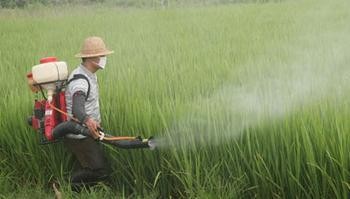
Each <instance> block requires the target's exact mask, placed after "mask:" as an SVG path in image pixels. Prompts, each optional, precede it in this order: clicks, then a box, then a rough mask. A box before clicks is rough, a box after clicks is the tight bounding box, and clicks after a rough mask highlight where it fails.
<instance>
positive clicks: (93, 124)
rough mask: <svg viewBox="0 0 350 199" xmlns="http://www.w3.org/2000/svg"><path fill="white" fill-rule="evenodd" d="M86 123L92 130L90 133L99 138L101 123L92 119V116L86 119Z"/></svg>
mask: <svg viewBox="0 0 350 199" xmlns="http://www.w3.org/2000/svg"><path fill="white" fill-rule="evenodd" d="M85 125H86V126H87V127H88V129H89V130H90V134H91V136H92V137H93V138H94V139H97V138H99V137H100V134H99V132H98V129H97V127H100V124H99V123H98V122H96V121H95V120H94V119H92V118H91V117H88V118H87V119H86V120H85Z"/></svg>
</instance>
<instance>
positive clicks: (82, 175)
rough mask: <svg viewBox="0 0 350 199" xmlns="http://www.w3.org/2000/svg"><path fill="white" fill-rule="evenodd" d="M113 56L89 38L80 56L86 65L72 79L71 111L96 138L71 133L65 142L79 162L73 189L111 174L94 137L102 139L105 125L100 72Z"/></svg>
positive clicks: (97, 40)
mask: <svg viewBox="0 0 350 199" xmlns="http://www.w3.org/2000/svg"><path fill="white" fill-rule="evenodd" d="M112 53H113V51H110V50H108V49H107V48H106V45H105V44H104V42H103V40H102V39H101V38H100V37H88V38H86V39H85V41H84V44H83V46H82V48H81V52H80V53H79V54H77V55H76V57H79V58H81V59H82V63H81V64H80V65H79V66H78V67H77V68H76V69H75V70H74V71H73V72H72V73H71V75H70V77H69V79H68V82H69V83H68V85H67V89H66V103H67V112H68V113H69V114H72V115H73V116H74V117H75V118H77V119H78V120H79V121H80V122H81V123H82V124H84V125H85V126H86V127H87V128H88V129H89V130H90V134H91V136H92V137H93V138H91V137H86V136H83V135H73V134H68V135H67V136H66V138H65V140H64V142H65V145H66V146H67V147H68V148H69V149H70V150H71V151H72V152H73V154H74V156H75V157H76V159H77V160H78V161H77V165H76V166H77V168H76V169H75V171H73V174H72V176H71V183H72V186H73V189H76V190H78V189H79V188H81V187H82V186H91V185H94V184H96V183H97V182H99V181H104V180H106V179H107V178H108V175H109V173H110V169H109V165H108V163H107V159H106V157H105V154H104V151H103V149H102V145H100V144H99V142H97V141H95V140H94V138H95V139H96V138H98V127H100V122H101V116H100V106H99V93H98V83H97V76H96V72H97V71H98V70H100V69H104V68H105V65H106V62H107V57H106V56H107V55H109V54H112Z"/></svg>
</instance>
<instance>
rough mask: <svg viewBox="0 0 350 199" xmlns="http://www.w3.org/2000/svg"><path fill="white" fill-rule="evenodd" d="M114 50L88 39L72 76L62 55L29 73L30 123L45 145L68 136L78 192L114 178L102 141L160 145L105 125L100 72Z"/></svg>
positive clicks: (126, 145) (121, 145)
mask: <svg viewBox="0 0 350 199" xmlns="http://www.w3.org/2000/svg"><path fill="white" fill-rule="evenodd" d="M112 53H113V51H110V50H108V49H107V48H106V45H105V44H104V42H103V40H102V39H101V38H99V37H88V38H87V39H85V41H84V43H83V46H82V48H81V52H80V53H79V54H77V55H76V57H79V58H81V59H82V60H81V64H80V65H79V66H78V67H77V68H76V69H75V70H73V71H72V72H71V74H70V75H69V72H68V67H67V64H66V62H64V61H58V59H57V58H56V57H45V58H42V59H40V64H38V65H35V66H33V67H32V71H31V72H29V73H28V74H27V79H28V85H29V87H30V89H31V91H32V92H33V93H35V100H34V111H33V115H31V116H30V117H29V118H28V124H29V125H30V126H31V127H33V129H35V130H36V131H37V132H38V133H39V135H40V144H51V143H56V142H58V141H60V140H63V142H64V144H65V146H67V148H68V149H70V151H72V153H73V154H74V156H75V158H76V159H77V163H76V168H75V169H74V171H73V174H72V175H71V184H72V188H73V189H74V190H76V191H79V190H80V189H81V188H82V187H84V186H87V187H89V186H92V185H95V184H96V183H97V182H102V181H106V180H107V179H108V177H109V174H110V171H111V169H110V166H109V164H108V162H107V158H106V156H105V153H104V151H103V149H102V145H101V142H103V143H105V144H109V145H112V146H115V147H118V148H122V149H140V148H149V149H154V148H155V147H156V144H155V142H154V141H153V139H152V136H151V137H149V138H148V139H143V138H142V137H141V136H114V135H111V134H107V133H105V131H104V130H103V128H101V115H100V105H99V92H98V83H97V76H96V72H97V71H98V70H99V69H104V68H105V66H106V63H107V57H106V56H107V55H109V54H112ZM39 93H41V97H39Z"/></svg>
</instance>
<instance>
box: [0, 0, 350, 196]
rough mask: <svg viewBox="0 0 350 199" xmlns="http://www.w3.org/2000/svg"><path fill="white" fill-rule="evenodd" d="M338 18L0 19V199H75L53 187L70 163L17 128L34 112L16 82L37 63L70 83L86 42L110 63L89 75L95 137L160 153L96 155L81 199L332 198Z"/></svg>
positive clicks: (107, 14) (336, 168)
mask: <svg viewBox="0 0 350 199" xmlns="http://www.w3.org/2000/svg"><path fill="white" fill-rule="evenodd" d="M349 6H350V5H349V3H348V2H347V1H341V0H338V1H333V2H332V3H329V2H327V1H302V2H301V1H300V2H299V1H298V2H284V3H266V4H237V5H230V6H209V7H200V8H195V7H188V8H181V9H180V8H167V9H131V8H129V9H120V8H111V7H109V8H107V7H103V6H91V7H74V8H65V7H58V8H56V9H55V8H51V9H39V10H37V11H34V10H21V11H18V10H11V11H4V12H3V14H1V13H0V41H1V45H0V60H1V67H0V75H1V78H0V79H1V84H0V92H1V93H2V100H1V104H0V107H1V111H0V116H1V117H0V118H1V122H0V128H1V129H2V132H1V133H0V157H1V162H0V166H1V172H0V185H1V186H0V191H1V193H0V197H14V198H18V197H24V196H25V195H29V196H32V197H41V198H43V197H50V194H51V193H50V191H49V189H48V188H47V183H48V181H50V180H51V179H57V180H59V181H60V182H61V183H62V191H63V194H64V195H65V196H66V197H76V196H77V195H76V194H74V193H72V192H71V191H70V190H69V185H68V184H67V183H64V182H66V181H67V178H68V177H69V171H70V169H71V166H72V160H71V156H70V154H69V153H68V152H67V151H66V149H65V148H64V147H63V145H62V144H54V145H51V146H38V144H37V139H38V136H37V135H36V134H35V133H34V132H33V131H32V130H31V129H30V128H29V127H28V126H27V124H26V122H25V119H26V116H27V115H29V114H31V111H32V106H33V99H34V97H33V94H32V93H30V91H29V89H28V88H27V87H26V80H25V73H26V72H27V71H29V70H30V68H31V66H32V65H35V64H37V62H38V60H39V58H41V57H43V56H49V55H50V56H52V55H54V56H57V57H58V58H59V59H61V60H65V61H67V62H68V64H69V66H70V69H73V68H74V67H76V65H77V64H79V60H77V59H75V58H74V57H73V55H74V54H75V53H77V52H78V51H79V47H80V45H81V42H82V40H83V39H84V38H85V37H87V36H90V35H99V36H101V37H103V38H104V39H105V40H106V43H107V44H108V46H109V48H111V49H113V50H114V51H115V54H113V55H112V56H110V57H109V59H108V65H107V67H106V69H105V70H104V71H100V72H98V76H99V83H100V94H101V108H102V113H103V114H102V117H103V119H102V120H103V126H104V128H105V129H107V130H108V131H109V132H110V133H112V134H115V135H126V134H128V135H140V134H141V135H143V136H145V137H147V136H150V135H155V136H156V137H157V138H159V139H158V141H159V142H160V143H159V144H160V148H159V149H158V150H156V151H147V150H134V151H123V150H116V149H114V148H111V147H108V146H106V150H107V151H108V154H109V159H110V163H111V165H112V167H113V184H112V187H111V188H107V187H100V188H99V187H98V188H96V190H94V191H92V192H90V193H88V192H87V193H83V195H81V197H95V198H100V197H113V196H117V197H140V198H144V197H146V198H147V197H148V198H155V197H160V198H167V197H174V198H178V197H183V198H188V197H191V198H193V197H198V198H252V197H258V198H272V197H274V198H294V197H299V198H345V197H346V196H347V194H348V191H349V183H348V181H349V158H348V156H347V153H348V151H349V149H350V148H349V143H350V142H349V141H350V140H349V138H348V137H349V136H348V135H349V134H348V132H349V127H350V126H349V124H350V123H349V122H348V118H349V113H350V108H349V105H348V101H347V97H348V94H347V92H348V91H349V87H348V85H347V84H348V81H349V79H348V74H349V73H348V72H350V71H349V69H348V67H347V63H349V61H350V60H349V56H347V52H348V51H349V47H348V45H347V43H348V42H349V37H348V36H347V35H348V34H349V33H350V28H349V26H347V24H348V22H349V21H350V14H349V12H348V10H349ZM78 8H79V9H78ZM73 10H74V12H71V11H73ZM335 10H336V12H335Z"/></svg>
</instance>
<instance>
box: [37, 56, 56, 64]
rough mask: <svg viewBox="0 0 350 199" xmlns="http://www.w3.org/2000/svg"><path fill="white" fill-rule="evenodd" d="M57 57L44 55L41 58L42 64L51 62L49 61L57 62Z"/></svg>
mask: <svg viewBox="0 0 350 199" xmlns="http://www.w3.org/2000/svg"><path fill="white" fill-rule="evenodd" d="M56 61H57V58H56V57H44V58H41V59H40V64H44V63H49V62H56Z"/></svg>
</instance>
